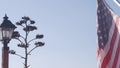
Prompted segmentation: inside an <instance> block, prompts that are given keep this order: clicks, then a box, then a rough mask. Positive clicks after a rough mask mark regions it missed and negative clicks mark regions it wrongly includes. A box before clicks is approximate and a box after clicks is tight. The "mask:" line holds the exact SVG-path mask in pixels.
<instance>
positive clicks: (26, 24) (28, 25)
mask: <svg viewBox="0 0 120 68" xmlns="http://www.w3.org/2000/svg"><path fill="white" fill-rule="evenodd" d="M34 24H35V21H34V20H31V19H30V18H29V17H27V16H24V17H22V20H20V21H19V22H16V25H18V26H21V27H22V28H23V32H24V33H25V36H23V35H21V34H20V33H19V32H18V31H14V33H13V35H12V38H13V39H16V40H18V41H19V44H18V47H20V48H24V49H25V55H24V56H22V55H19V54H17V53H16V51H14V50H10V53H11V54H14V55H17V56H20V57H21V58H24V59H25V63H24V65H25V68H28V67H27V66H28V65H27V59H28V55H30V53H31V52H32V51H33V50H34V49H36V48H37V47H41V46H44V44H45V43H43V42H41V41H35V40H37V39H42V38H43V37H44V36H43V35H42V34H36V36H35V37H33V38H32V39H31V40H29V39H28V35H29V34H30V32H32V31H34V30H37V27H36V26H34ZM33 41H34V42H35V43H34V46H33V48H32V49H31V50H29V51H28V48H29V46H30V43H31V42H33Z"/></svg>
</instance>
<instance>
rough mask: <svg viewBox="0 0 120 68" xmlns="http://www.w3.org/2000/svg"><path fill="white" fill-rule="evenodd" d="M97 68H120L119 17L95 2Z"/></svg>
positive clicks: (98, 2) (101, 2) (98, 1)
mask: <svg viewBox="0 0 120 68" xmlns="http://www.w3.org/2000/svg"><path fill="white" fill-rule="evenodd" d="M97 25H98V26H97V35H98V54H97V61H98V68H120V17H119V16H118V15H117V14H115V13H114V11H113V10H112V9H111V8H110V7H109V6H108V5H107V3H106V2H105V1H104V0H97Z"/></svg>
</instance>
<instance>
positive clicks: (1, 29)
mask: <svg viewBox="0 0 120 68" xmlns="http://www.w3.org/2000/svg"><path fill="white" fill-rule="evenodd" d="M15 28H16V26H15V25H14V24H12V22H11V21H10V20H8V17H7V15H6V14H5V17H3V22H2V24H1V26H0V40H1V41H2V43H3V45H4V46H3V48H2V68H8V66H9V65H8V62H9V61H8V60H9V47H8V46H7V44H8V43H9V41H10V40H11V37H12V34H13V32H14V29H15Z"/></svg>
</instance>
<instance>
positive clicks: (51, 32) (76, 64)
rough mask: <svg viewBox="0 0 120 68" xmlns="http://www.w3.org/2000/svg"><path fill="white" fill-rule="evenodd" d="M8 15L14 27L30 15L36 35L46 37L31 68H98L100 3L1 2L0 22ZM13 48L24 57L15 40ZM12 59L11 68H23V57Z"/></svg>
mask: <svg viewBox="0 0 120 68" xmlns="http://www.w3.org/2000/svg"><path fill="white" fill-rule="evenodd" d="M112 3H114V2H113V1H112V0H111V1H110V2H109V4H111V5H112ZM112 6H114V7H116V8H117V10H118V9H120V8H118V6H116V5H115V4H114V5H112ZM5 13H7V15H8V16H9V19H10V20H11V21H12V22H13V23H14V24H15V22H16V21H19V20H20V19H21V17H22V16H29V17H30V18H31V19H33V20H35V21H36V24H35V25H36V26H37V27H38V30H37V31H36V32H35V33H40V34H44V36H45V37H44V39H41V41H44V42H45V43H46V44H45V46H44V47H41V48H38V49H36V50H35V51H33V53H32V55H31V56H30V57H29V64H30V65H31V66H30V68H97V60H96V55H97V35H96V0H0V22H2V20H3V19H2V18H3V16H4V15H5ZM17 30H20V28H18V29H17ZM20 32H21V33H22V31H20ZM35 33H34V34H35ZM34 34H32V35H30V38H32V37H34V36H33V35H34ZM0 45H1V46H0V48H1V49H2V44H1V43H0ZM9 46H10V49H14V50H16V51H17V52H18V53H20V54H23V53H22V51H23V49H20V48H18V47H17V44H16V41H15V40H12V41H11V42H10V44H9ZM0 58H1V50H0ZM9 59H10V61H9V67H10V68H23V64H22V63H23V60H22V59H20V58H19V57H17V56H13V55H10V58H9ZM0 64H1V59H0ZM0 68H1V65H0Z"/></svg>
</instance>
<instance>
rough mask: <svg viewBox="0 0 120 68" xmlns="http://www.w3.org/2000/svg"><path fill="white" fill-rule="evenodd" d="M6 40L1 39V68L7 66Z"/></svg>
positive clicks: (7, 49)
mask: <svg viewBox="0 0 120 68" xmlns="http://www.w3.org/2000/svg"><path fill="white" fill-rule="evenodd" d="M7 44H8V42H7V41H5V40H4V41H3V45H4V46H3V48H2V68H8V66H9V47H8V46H7Z"/></svg>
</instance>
